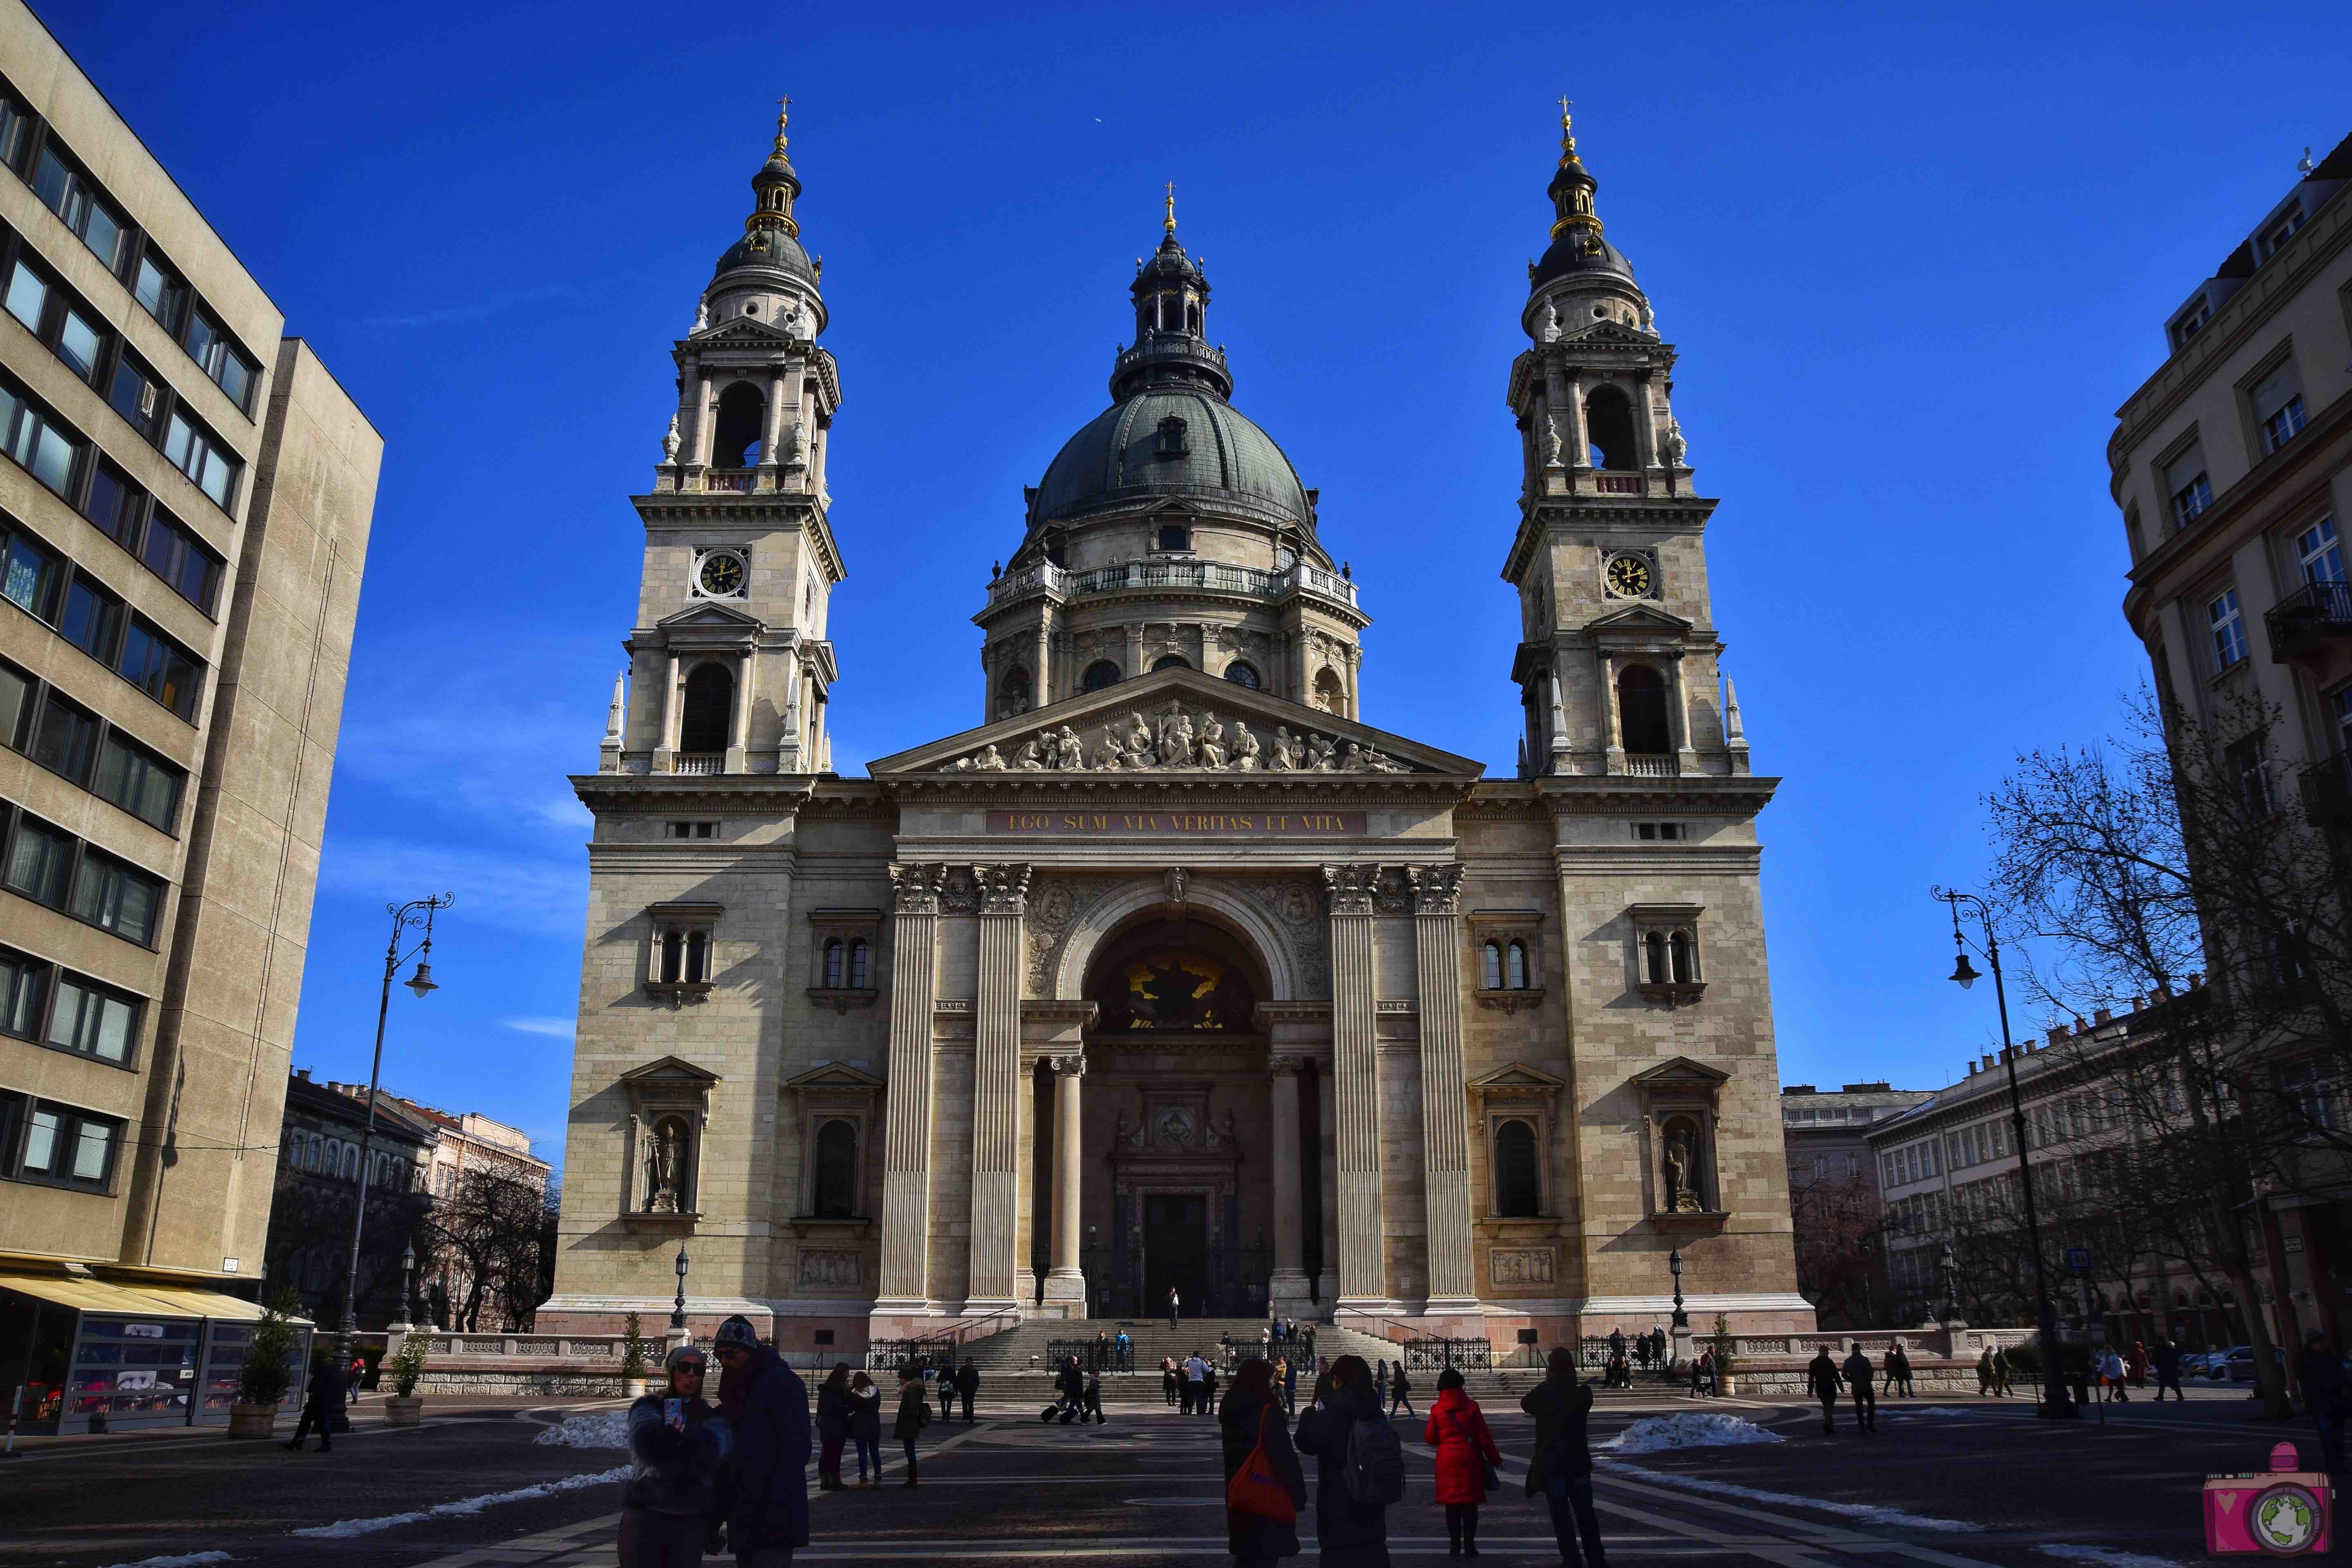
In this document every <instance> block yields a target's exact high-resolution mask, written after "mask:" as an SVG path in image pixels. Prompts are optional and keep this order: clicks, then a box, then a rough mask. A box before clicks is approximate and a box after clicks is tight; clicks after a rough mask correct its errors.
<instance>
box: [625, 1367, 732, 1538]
mask: <svg viewBox="0 0 2352 1568" xmlns="http://www.w3.org/2000/svg"><path fill="white" fill-rule="evenodd" d="M667 1370H668V1373H669V1385H668V1386H667V1388H665V1389H664V1390H663V1391H662V1392H661V1393H659V1394H646V1395H644V1396H643V1397H642V1398H640V1399H638V1400H637V1402H636V1403H635V1404H634V1405H630V1406H629V1415H628V1432H629V1458H631V1459H632V1460H633V1461H635V1466H634V1468H633V1469H632V1470H631V1472H630V1475H629V1479H628V1484H627V1486H626V1487H625V1489H623V1491H622V1493H621V1540H620V1560H619V1561H620V1568H696V1565H697V1564H698V1563H701V1561H702V1544H703V1542H704V1540H705V1538H706V1537H707V1536H708V1535H709V1531H710V1528H711V1525H712V1522H713V1519H714V1516H715V1514H716V1512H717V1510H718V1478H719V1468H720V1467H721V1466H722V1465H724V1464H725V1463H726V1462H727V1453H728V1449H729V1447H730V1434H729V1432H728V1428H727V1423H726V1422H725V1421H723V1420H721V1419H720V1418H719V1415H718V1414H717V1412H715V1411H713V1410H712V1409H711V1408H710V1406H709V1405H708V1404H706V1403H705V1402H704V1400H703V1397H702V1384H703V1373H704V1370H705V1365H704V1362H703V1356H702V1352H700V1351H698V1350H697V1349H695V1348H694V1347H693V1346H692V1345H680V1346H678V1347H677V1349H676V1350H673V1351H671V1352H669V1360H668V1363H667Z"/></svg>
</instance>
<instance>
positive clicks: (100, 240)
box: [33, 145, 129, 272]
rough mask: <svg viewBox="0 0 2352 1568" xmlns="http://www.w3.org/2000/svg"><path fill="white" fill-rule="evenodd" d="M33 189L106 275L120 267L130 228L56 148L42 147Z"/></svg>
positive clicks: (85, 176)
mask: <svg viewBox="0 0 2352 1568" xmlns="http://www.w3.org/2000/svg"><path fill="white" fill-rule="evenodd" d="M33 189H34V191H35V192H36V193H37V195H39V196H40V198H41V200H42V201H43V202H44V203H46V204H47V206H48V209H49V210H50V211H51V212H53V213H55V214H57V215H58V217H60V218H62V219H63V220H64V221H65V226H67V227H68V228H69V229H71V230H73V231H74V232H75V233H76V234H78V235H79V236H81V242H82V243H83V244H84V245H87V246H89V248H90V250H91V252H92V253H93V254H94V255H96V256H97V258H99V260H100V261H102V262H104V263H105V264H106V269H107V270H108V271H109V272H112V271H114V270H115V269H116V268H119V267H120V266H121V264H122V241H123V237H124V235H125V234H126V233H127V232H128V230H129V225H127V224H125V223H124V222H123V220H122V217H121V215H120V214H118V213H117V212H116V211H115V210H114V208H113V206H112V205H110V204H109V203H108V202H107V200H106V199H105V198H104V197H103V196H100V195H99V194H98V191H97V188H96V187H95V186H93V185H92V184H90V180H89V175H87V174H83V173H82V172H81V171H80V170H79V169H77V168H75V167H74V166H73V165H72V164H71V163H68V162H66V160H65V158H64V157H63V156H62V155H60V154H59V153H58V149H57V148H56V146H55V145H51V146H47V147H44V148H42V149H41V155H40V157H39V158H38V159H37V160H36V161H35V164H34V169H33Z"/></svg>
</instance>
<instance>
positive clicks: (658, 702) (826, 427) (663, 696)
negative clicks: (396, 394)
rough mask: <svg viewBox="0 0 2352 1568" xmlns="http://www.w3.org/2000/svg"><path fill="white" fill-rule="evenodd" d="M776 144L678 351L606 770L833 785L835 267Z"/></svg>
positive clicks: (780, 132) (644, 502)
mask: <svg viewBox="0 0 2352 1568" xmlns="http://www.w3.org/2000/svg"><path fill="white" fill-rule="evenodd" d="M789 102H790V100H784V101H783V103H780V104H779V106H778V112H777V115H776V142H775V147H774V150H773V151H772V152H771V153H769V154H768V159H767V162H765V163H762V164H761V166H760V170H759V172H758V173H757V174H753V175H752V176H751V192H752V209H751V216H749V217H747V218H745V219H744V221H743V235H742V237H741V238H740V239H738V240H737V241H736V242H735V243H734V244H733V245H731V246H730V247H728V249H727V250H726V252H725V253H724V254H723V255H721V256H720V257H719V265H718V268H716V270H715V271H714V272H713V274H712V276H711V279H710V282H709V285H708V286H706V287H705V288H704V289H703V290H702V295H701V298H700V300H698V302H697V304H696V306H695V311H694V325H693V327H692V328H691V329H690V330H689V331H688V334H687V335H686V336H685V337H684V338H681V339H679V340H678V341H677V342H676V343H675V344H674V345H673V346H672V349H671V355H670V357H671V359H672V360H673V361H674V362H675V363H676V364H677V413H676V414H674V415H673V416H671V418H670V422H669V428H668V429H667V431H666V432H665V433H664V435H663V437H662V441H661V461H660V462H659V463H657V464H656V465H655V468H654V486H653V489H652V491H651V492H650V493H648V494H645V495H639V496H634V497H632V498H630V499H631V504H632V505H634V506H635V508H636V510H637V515H638V517H639V518H640V519H641V520H642V521H643V522H644V524H645V530H646V553H645V565H644V570H643V573H642V574H641V576H640V579H639V584H638V595H637V620H636V626H635V628H634V629H633V630H632V631H631V632H630V634H629V636H628V638H627V640H626V641H625V642H624V643H623V645H622V647H624V649H625V651H626V652H627V654H628V656H629V666H628V668H627V669H626V670H625V671H624V672H623V675H622V677H621V679H618V680H615V681H614V688H613V704H612V709H611V712H610V715H609V717H608V719H607V721H606V724H605V734H604V745H603V748H602V753H601V758H600V762H599V771H601V772H604V773H685V774H713V773H830V772H831V771H832V767H833V759H832V754H831V752H832V745H831V741H830V738H829V735H828V727H827V725H826V722H825V715H826V710H827V705H828V703H829V702H830V700H831V693H832V688H833V683H834V681H835V679H837V675H838V672H837V669H836V667H835V662H834V652H833V645H832V643H831V642H830V641H828V640H827V639H826V637H825V619H826V605H827V601H828V600H829V599H830V598H831V596H832V593H833V590H834V589H835V587H836V586H838V585H839V584H840V583H841V581H842V578H843V576H844V575H845V572H844V568H843V565H842V561H841V552H840V550H839V549H838V547H837V546H836V545H835V541H834V536H833V528H832V524H831V521H830V518H829V512H830V509H831V507H832V504H833V496H832V491H831V489H829V487H828V486H827V484H826V479H825V457H826V450H827V447H829V446H830V444H831V434H832V429H833V420H834V415H835V411H836V410H837V409H839V407H840V406H841V376H840V372H839V371H838V369H837V368H836V367H835V363H834V359H833V355H832V354H831V353H828V352H827V351H825V350H824V349H823V348H820V347H819V346H818V345H817V341H816V340H817V338H818V335H819V334H821V333H822V332H823V331H824V328H825V321H826V316H825V308H824V296H823V294H822V293H821V292H820V291H819V289H818V284H819V281H820V279H822V277H823V274H824V261H823V259H822V258H817V259H814V260H812V259H811V258H810V257H809V254H808V252H807V251H806V250H804V249H803V248H802V246H801V240H800V224H799V221H798V220H797V219H796V218H795V217H794V216H793V202H794V201H795V200H796V199H797V198H798V197H799V195H800V194H801V181H800V175H799V174H797V173H795V172H794V170H793V165H792V160H791V158H790V157H789V156H787V154H786V152H785V146H786V135H785V124H786V121H785V109H786V106H787V105H788V104H789Z"/></svg>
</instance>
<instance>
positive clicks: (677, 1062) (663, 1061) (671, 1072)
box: [621, 1057, 719, 1087]
mask: <svg viewBox="0 0 2352 1568" xmlns="http://www.w3.org/2000/svg"><path fill="white" fill-rule="evenodd" d="M621 1081H622V1082H623V1083H633V1084H638V1085H641V1086H642V1085H645V1084H651V1083H675V1084H693V1085H696V1086H698V1087H699V1086H701V1085H704V1084H712V1083H717V1082H718V1081H719V1075H718V1074H717V1073H715V1072H712V1071H711V1070H710V1069H709V1068H698V1067H697V1066H695V1065H694V1064H693V1063H692V1062H690V1061H687V1060H684V1059H683V1058H678V1057H663V1058H660V1059H659V1060H658V1061H650V1062H647V1063H646V1065H645V1066H643V1067H637V1068H630V1069H629V1070H628V1071H626V1072H625V1073H623V1074H622V1075H621Z"/></svg>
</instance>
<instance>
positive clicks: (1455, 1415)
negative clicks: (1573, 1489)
mask: <svg viewBox="0 0 2352 1568" xmlns="http://www.w3.org/2000/svg"><path fill="white" fill-rule="evenodd" d="M1422 1439H1423V1441H1424V1442H1426V1443H1428V1444H1429V1445H1430V1446H1431V1447H1433V1448H1435V1449H1436V1450H1437V1454H1436V1464H1437V1500H1438V1501H1439V1502H1441V1503H1444V1505H1445V1538H1446V1540H1447V1541H1448V1542H1450V1543H1451V1544H1450V1545H1449V1546H1448V1547H1447V1549H1446V1552H1445V1554H1446V1555H1447V1556H1448V1557H1475V1556H1477V1555H1478V1505H1479V1504H1480V1503H1483V1502H1485V1501H1486V1471H1487V1468H1488V1467H1489V1466H1496V1465H1500V1464H1501V1463H1502V1462H1503V1451H1502V1450H1501V1449H1500V1448H1497V1447H1495V1435H1494V1434H1493V1433H1491V1432H1489V1431H1487V1430H1486V1415H1485V1414H1484V1413H1483V1412H1481V1411H1480V1410H1479V1408H1478V1402H1477V1401H1476V1400H1475V1399H1473V1398H1471V1397H1470V1394H1469V1392H1468V1391H1467V1390H1466V1389H1465V1388H1464V1387H1463V1378H1462V1373H1461V1372H1460V1371H1459V1370H1458V1369H1457V1368H1454V1367H1450V1366H1449V1367H1447V1368H1446V1369H1445V1370H1444V1372H1441V1373H1438V1374H1437V1402H1436V1403H1435V1404H1434V1405H1431V1406H1430V1407H1429V1423H1428V1425H1427V1426H1426V1427H1424V1428H1423V1432H1422Z"/></svg>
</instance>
